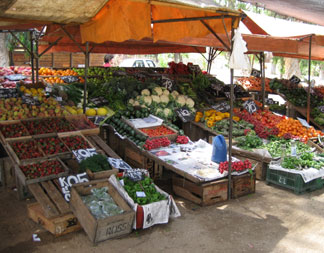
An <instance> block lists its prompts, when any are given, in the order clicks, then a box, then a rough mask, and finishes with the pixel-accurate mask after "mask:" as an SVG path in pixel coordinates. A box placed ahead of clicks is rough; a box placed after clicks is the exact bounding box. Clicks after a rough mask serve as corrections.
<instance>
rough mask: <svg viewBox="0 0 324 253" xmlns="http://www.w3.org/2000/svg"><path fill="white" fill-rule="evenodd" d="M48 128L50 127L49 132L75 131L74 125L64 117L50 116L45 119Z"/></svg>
mask: <svg viewBox="0 0 324 253" xmlns="http://www.w3.org/2000/svg"><path fill="white" fill-rule="evenodd" d="M46 125H47V126H48V128H50V129H52V131H51V132H56V133H62V132H71V131H75V130H76V129H75V127H74V126H73V125H72V124H71V123H70V122H69V121H67V120H66V119H62V118H50V119H47V120H46Z"/></svg>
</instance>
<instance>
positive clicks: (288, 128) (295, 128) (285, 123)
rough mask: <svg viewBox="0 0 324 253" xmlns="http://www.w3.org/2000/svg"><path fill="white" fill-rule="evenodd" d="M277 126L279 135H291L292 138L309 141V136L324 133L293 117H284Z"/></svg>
mask: <svg viewBox="0 0 324 253" xmlns="http://www.w3.org/2000/svg"><path fill="white" fill-rule="evenodd" d="M277 127H278V129H279V133H278V136H280V137H285V136H287V135H290V136H291V137H292V138H296V137H298V138H300V139H301V140H302V141H305V142H307V140H308V139H309V138H312V137H317V136H323V135H324V133H323V132H321V131H318V130H315V129H314V128H313V127H310V128H306V127H304V126H303V125H302V124H301V123H300V121H299V120H296V119H292V118H287V119H282V120H281V121H280V122H279V123H278V124H277Z"/></svg>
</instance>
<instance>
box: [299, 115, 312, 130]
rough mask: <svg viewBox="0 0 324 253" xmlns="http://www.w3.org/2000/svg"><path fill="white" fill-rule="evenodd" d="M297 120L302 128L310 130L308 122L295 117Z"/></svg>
mask: <svg viewBox="0 0 324 253" xmlns="http://www.w3.org/2000/svg"><path fill="white" fill-rule="evenodd" d="M297 119H298V120H299V122H300V123H301V124H302V125H303V126H304V127H307V128H310V127H311V126H310V125H309V124H308V122H307V121H306V120H304V119H302V118H299V117H297Z"/></svg>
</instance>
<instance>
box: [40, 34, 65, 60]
mask: <svg viewBox="0 0 324 253" xmlns="http://www.w3.org/2000/svg"><path fill="white" fill-rule="evenodd" d="M61 39H63V37H59V38H58V39H57V40H55V41H54V42H52V43H50V44H49V46H48V47H47V48H46V49H45V50H44V51H43V52H41V53H40V54H39V57H42V56H43V54H45V53H46V52H47V51H48V50H50V49H51V48H52V47H53V46H55V45H56V44H57V43H58V42H59V41H60V40H61Z"/></svg>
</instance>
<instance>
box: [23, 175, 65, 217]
mask: <svg viewBox="0 0 324 253" xmlns="http://www.w3.org/2000/svg"><path fill="white" fill-rule="evenodd" d="M28 189H29V191H30V192H31V193H32V194H33V196H34V197H35V199H36V200H37V202H38V203H39V205H40V206H41V208H42V210H43V215H44V216H45V217H46V218H55V217H58V216H62V215H65V214H68V213H70V212H71V210H70V208H69V204H68V203H67V202H66V201H65V199H64V196H63V194H62V192H61V188H60V185H59V182H58V181H57V180H56V179H54V180H48V181H44V182H39V183H34V184H30V185H28Z"/></svg>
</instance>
